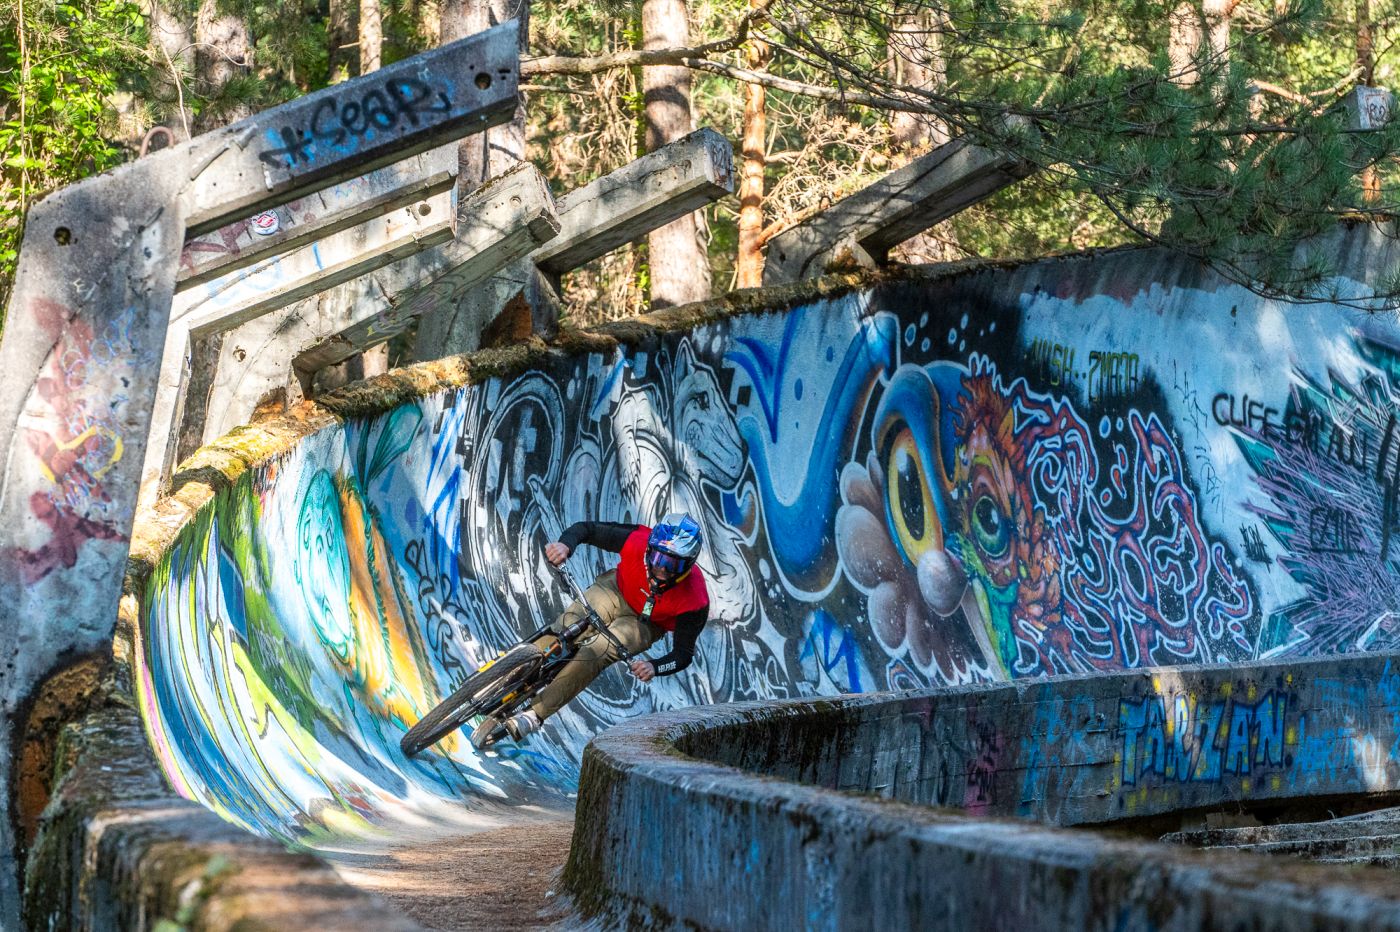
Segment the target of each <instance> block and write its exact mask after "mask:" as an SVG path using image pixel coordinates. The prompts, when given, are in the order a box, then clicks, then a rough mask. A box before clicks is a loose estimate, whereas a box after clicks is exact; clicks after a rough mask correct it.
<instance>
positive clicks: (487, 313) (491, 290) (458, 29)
mask: <svg viewBox="0 0 1400 932" xmlns="http://www.w3.org/2000/svg"><path fill="white" fill-rule="evenodd" d="M438 10H439V17H440V22H441V29H442V32H441V36H442V44H443V45H446V44H447V43H449V42H454V41H456V40H457V39H462V38H465V37H466V36H470V35H474V34H476V33H478V32H481V31H482V30H484V29H489V28H491V27H492V26H495V25H498V24H500V23H503V22H506V21H507V20H510V19H516V20H519V21H520V51H521V52H522V53H523V52H524V51H525V49H526V45H527V42H528V39H529V33H530V4H529V0H441V5H440V6H439V7H438ZM524 158H525V97H524V94H521V96H520V99H519V101H518V102H517V103H516V107H515V115H514V116H513V117H512V118H511V121H510V122H509V123H506V124H504V125H502V126H497V127H494V128H492V129H489V130H487V131H486V132H484V133H475V134H473V135H471V136H468V137H467V138H466V139H463V140H462V142H461V145H460V146H459V147H458V149H457V166H458V174H457V196H458V198H459V199H465V198H466V196H467V195H468V194H470V193H471V192H473V191H475V190H476V189H477V188H479V187H481V185H482V184H483V183H484V182H485V181H486V179H487V178H490V177H492V176H493V175H499V174H500V173H501V172H503V171H505V170H506V169H508V168H510V167H511V166H512V165H515V164H516V163H517V162H520V161H523V160H524ZM533 284H534V266H533V265H532V264H531V263H530V262H529V261H528V260H524V261H521V262H518V263H515V264H514V265H511V266H509V267H507V268H506V269H504V270H502V272H501V273H500V274H499V275H496V276H495V277H493V278H492V279H490V280H489V281H488V282H486V283H485V284H484V285H482V286H481V287H480V288H477V289H474V291H473V292H472V294H470V295H468V296H467V297H466V298H465V299H463V301H462V303H461V305H460V306H458V307H456V308H444V309H442V310H441V311H438V312H436V313H433V314H429V315H427V316H425V317H424V318H422V319H421V320H419V322H418V332H417V334H416V335H415V336H414V340H413V358H414V359H418V360H428V359H441V358H442V357H444V356H450V355H454V354H456V353H465V352H470V351H471V350H474V349H476V348H477V347H479V346H480V345H481V332H482V330H483V329H484V328H485V327H486V326H487V325H489V324H490V323H491V322H492V321H493V320H495V319H496V317H497V315H499V314H500V313H501V312H502V310H503V309H504V308H505V307H506V305H507V304H508V303H509V302H510V301H511V300H512V299H513V298H515V297H516V296H517V295H521V294H526V295H527V298H526V300H527V301H529V300H530V298H529V297H528V295H532V294H533V292H532V291H531V288H532V286H533ZM535 303H537V302H533V301H532V302H531V306H532V307H533V306H534V305H535Z"/></svg>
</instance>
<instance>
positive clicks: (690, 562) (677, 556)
mask: <svg viewBox="0 0 1400 932" xmlns="http://www.w3.org/2000/svg"><path fill="white" fill-rule="evenodd" d="M701 540H702V535H701V533H700V525H699V524H697V523H696V521H695V519H694V518H692V517H691V516H690V515H688V514H686V513H685V512H683V511H673V512H671V513H670V514H668V515H667V516H666V517H664V518H662V519H661V521H660V522H659V523H658V524H657V525H656V526H655V527H653V528H652V529H651V536H650V537H648V538H647V570H648V572H650V571H651V570H653V569H664V570H669V571H670V572H671V573H673V574H674V575H675V578H676V579H679V578H680V577H682V576H684V575H685V574H686V573H687V572H689V571H690V568H691V567H692V566H694V565H695V560H696V558H697V557H699V556H700V544H701Z"/></svg>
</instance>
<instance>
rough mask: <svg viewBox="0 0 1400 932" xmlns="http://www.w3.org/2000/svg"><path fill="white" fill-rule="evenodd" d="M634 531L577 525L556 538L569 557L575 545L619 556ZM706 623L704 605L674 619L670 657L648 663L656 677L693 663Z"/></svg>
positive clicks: (594, 523) (631, 527)
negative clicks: (590, 546) (654, 670)
mask: <svg viewBox="0 0 1400 932" xmlns="http://www.w3.org/2000/svg"><path fill="white" fill-rule="evenodd" d="M638 527H640V525H637V524H616V523H614V522H611V521H579V522H578V523H577V524H573V525H570V526H569V528H568V529H567V530H565V531H564V533H563V534H560V535H559V542H560V543H561V544H563V545H564V546H565V547H568V548H569V552H571V553H572V552H573V550H574V549H575V548H576V547H578V545H579V544H592V545H593V546H594V547H597V548H599V549H600V550H608V551H611V552H612V553H621V552H622V546H623V544H625V543H627V538H628V537H630V536H632V532H633V531H635V530H637V528H638ZM709 620H710V608H709V606H708V605H707V606H705V607H704V608H697V609H695V610H694V611H690V612H685V613H684V614H681V615H677V616H676V630H675V631H674V632H673V633H674V635H675V636H674V637H673V638H672V641H671V651H670V653H668V654H666V655H665V656H664V657H658V658H656V659H655V660H651V661H650V663H651V665H652V666H653V667H655V668H656V675H657V676H672V675H674V674H676V673H679V672H681V671H682V670H684V669H685V668H686V667H688V666H690V664H691V662H692V661H693V660H694V659H695V642H696V641H697V640H699V638H700V631H701V630H702V629H703V628H704V627H705V623H706V622H707V621H709Z"/></svg>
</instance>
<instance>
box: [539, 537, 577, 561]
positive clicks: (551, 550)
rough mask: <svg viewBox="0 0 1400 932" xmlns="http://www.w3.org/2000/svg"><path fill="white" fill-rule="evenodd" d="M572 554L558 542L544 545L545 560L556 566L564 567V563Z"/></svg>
mask: <svg viewBox="0 0 1400 932" xmlns="http://www.w3.org/2000/svg"><path fill="white" fill-rule="evenodd" d="M570 553H572V551H571V550H569V548H568V547H567V546H566V545H564V544H561V543H560V542H559V541H557V540H556V541H551V542H549V543H547V544H545V545H544V558H545V559H546V560H548V561H549V562H550V563H553V564H554V565H555V566H563V565H564V561H565V560H567V559H569V554H570Z"/></svg>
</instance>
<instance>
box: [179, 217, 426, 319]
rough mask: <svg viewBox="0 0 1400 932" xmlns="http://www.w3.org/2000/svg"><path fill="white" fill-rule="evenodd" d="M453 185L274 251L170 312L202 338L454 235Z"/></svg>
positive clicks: (190, 295)
mask: <svg viewBox="0 0 1400 932" xmlns="http://www.w3.org/2000/svg"><path fill="white" fill-rule="evenodd" d="M452 200H453V192H452V191H442V192H440V193H438V194H435V195H433V196H432V197H430V198H428V199H427V200H423V201H419V202H417V203H415V204H410V205H409V206H407V207H403V208H400V209H398V210H395V211H393V212H392V213H389V214H385V215H384V216H382V217H376V218H375V219H373V220H368V221H366V222H364V223H361V224H359V225H358V226H354V227H351V228H350V229H348V230H342V231H341V232H339V233H335V234H332V235H331V236H329V237H327V238H326V239H323V240H321V241H319V242H315V243H312V244H311V245H309V246H303V247H301V248H300V249H298V250H295V251H294V252H291V253H287V254H286V255H281V256H273V257H271V258H268V259H264V260H263V261H262V262H258V263H256V264H254V265H251V266H248V267H246V268H243V269H239V270H238V271H236V272H233V273H232V274H229V275H225V276H224V277H222V278H219V279H215V280H214V281H212V282H208V283H206V284H204V285H200V286H198V287H197V288H195V289H193V290H191V291H188V292H185V293H183V294H181V295H180V297H179V299H177V301H176V304H175V310H174V312H173V314H172V317H174V318H175V319H177V320H181V321H183V322H184V323H185V325H186V326H187V327H188V328H189V332H190V334H191V335H192V336H194V337H196V338H198V337H201V336H206V335H208V334H211V333H222V332H224V331H226V330H231V329H233V328H234V327H237V326H238V325H239V324H241V323H243V322H245V321H248V320H252V319H253V318H254V317H261V316H262V315H263V314H266V313H268V312H269V311H275V310H277V309H278V308H283V307H286V306H288V305H290V304H295V303H296V302H298V301H300V300H301V299H302V298H305V297H307V296H308V295H313V294H316V293H318V292H321V291H325V290H326V289H327V288H332V287H334V286H336V285H339V284H341V283H342V282H347V281H349V280H350V279H352V278H358V277H359V276H361V275H363V274H365V273H367V272H372V271H374V270H375V269H379V268H383V267H384V266H386V265H388V264H389V263H391V262H394V261H396V260H398V259H403V258H405V257H407V256H411V255H413V254H414V253H417V252H422V251H423V250H424V249H427V248H429V247H431V246H436V245H439V244H441V243H447V242H450V241H451V240H452V220H453V217H452Z"/></svg>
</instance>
